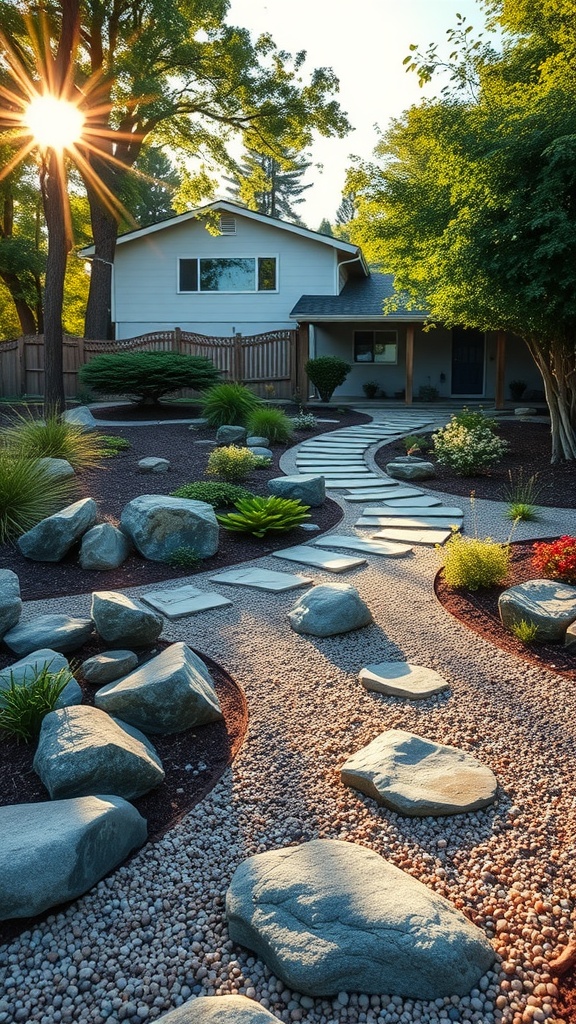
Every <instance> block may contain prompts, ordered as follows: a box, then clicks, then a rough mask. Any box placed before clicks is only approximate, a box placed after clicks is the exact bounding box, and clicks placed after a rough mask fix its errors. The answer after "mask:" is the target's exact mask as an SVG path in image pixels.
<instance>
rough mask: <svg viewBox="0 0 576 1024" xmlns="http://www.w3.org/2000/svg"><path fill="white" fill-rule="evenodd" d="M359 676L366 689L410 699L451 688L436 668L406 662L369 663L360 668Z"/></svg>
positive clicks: (420, 697)
mask: <svg viewBox="0 0 576 1024" xmlns="http://www.w3.org/2000/svg"><path fill="white" fill-rule="evenodd" d="M358 679H359V680H360V682H361V683H362V685H363V686H364V687H366V689H367V690H373V691H374V692H375V693H385V694H388V695H389V696H392V697H407V698H408V700H423V699H424V698H425V697H432V696H433V695H434V694H435V693H442V691H443V690H448V689H449V688H450V685H449V683H447V682H446V680H445V679H443V678H442V676H441V675H440V674H439V673H438V672H435V671H434V669H433V668H424V667H423V666H422V665H410V664H409V663H408V662H406V661H382V662H380V664H378V665H366V667H365V668H363V669H361V670H360V673H359V675H358Z"/></svg>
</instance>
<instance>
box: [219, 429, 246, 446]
mask: <svg viewBox="0 0 576 1024" xmlns="http://www.w3.org/2000/svg"><path fill="white" fill-rule="evenodd" d="M216 444H219V445H221V446H222V447H223V448H224V447H228V445H230V444H236V445H238V446H239V447H243V446H244V445H245V444H246V428H245V427H235V426H233V425H232V424H230V423H225V424H224V425H223V426H221V427H218V430H217V431H216Z"/></svg>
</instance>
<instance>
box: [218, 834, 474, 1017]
mask: <svg viewBox="0 0 576 1024" xmlns="http://www.w3.org/2000/svg"><path fill="white" fill-rule="evenodd" d="M226 911H227V916H228V931H229V934H230V938H231V939H232V941H233V942H237V943H239V944H240V945H242V946H247V947H248V948H249V949H252V950H254V951H255V952H256V954H257V955H258V956H260V957H262V959H263V960H264V961H265V962H266V963H267V965H268V967H269V968H270V969H271V971H272V972H273V973H274V974H275V975H276V976H277V977H278V978H281V979H282V981H283V982H285V984H286V985H287V986H288V987H289V988H290V989H294V990H295V991H297V992H302V993H305V994H306V995H310V996H333V995H336V994H337V993H339V992H365V993H367V994H379V993H387V994H388V995H397V996H407V997H409V998H412V999H440V998H443V997H445V996H451V995H465V994H466V993H468V992H469V991H470V989H471V988H473V986H474V985H475V984H476V983H477V982H478V980H479V979H480V978H481V976H482V975H483V974H484V973H485V971H487V970H488V968H489V967H490V966H491V965H492V963H493V962H494V952H493V950H492V947H491V946H490V943H489V942H488V940H487V939H486V938H485V936H484V935H483V933H482V932H481V931H480V929H479V928H477V927H476V926H475V925H473V924H472V923H471V922H470V921H468V920H467V919H466V918H465V917H464V915H463V914H461V913H460V911H459V910H456V908H455V907H453V906H452V904H451V903H449V902H448V900H446V899H444V898H443V897H442V896H438V895H437V894H436V893H434V892H432V891H431V890H429V889H427V888H426V886H424V885H422V883H421V882H418V881H417V880H416V879H415V878H412V877H411V876H410V875H408V874H405V873H404V872H403V871H401V870H400V869H399V868H397V867H394V866H393V865H392V864H389V863H388V862H387V861H385V860H384V859H383V858H382V857H380V856H379V855H378V854H377V853H374V852H373V851H372V850H368V849H366V848H365V847H362V846H356V845H355V844H353V843H345V842H341V841H339V840H333V839H319V840H315V841H314V842H310V843H303V844H302V845H301V846H295V847H294V846H292V847H289V848H285V849H280V850H273V851H270V852H268V853H262V854H258V855H256V856H255V857H250V858H249V859H248V860H246V861H244V863H243V864H241V865H240V867H239V868H237V870H236V871H235V873H234V875H233V877H232V881H231V883H230V888H229V890H228V893H227V896H226Z"/></svg>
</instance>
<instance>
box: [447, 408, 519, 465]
mask: <svg viewBox="0 0 576 1024" xmlns="http://www.w3.org/2000/svg"><path fill="white" fill-rule="evenodd" d="M432 441H433V443H434V453H435V455H436V458H437V459H438V462H439V464H440V465H441V466H448V467H449V468H450V469H453V470H454V472H455V473H458V474H459V475H460V476H474V475H475V474H476V473H479V472H481V471H482V470H483V469H488V468H490V467H491V466H494V465H496V464H497V463H498V462H500V461H501V460H502V459H503V457H504V455H505V453H506V451H507V449H508V442H507V441H503V440H502V439H501V438H499V437H496V436H495V435H494V434H493V432H492V431H491V430H490V429H487V428H486V427H466V426H463V425H462V424H460V423H458V422H457V420H456V417H455V416H452V417H451V419H450V423H448V425H447V426H445V427H443V428H442V430H438V431H437V432H436V433H435V434H432Z"/></svg>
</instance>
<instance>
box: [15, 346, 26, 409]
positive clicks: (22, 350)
mask: <svg viewBox="0 0 576 1024" xmlns="http://www.w3.org/2000/svg"><path fill="white" fill-rule="evenodd" d="M25 346H26V339H25V338H24V336H23V335H21V336H20V337H19V338H18V391H17V393H18V395H24V394H26V391H25V388H24V382H25V380H26V347H25Z"/></svg>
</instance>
